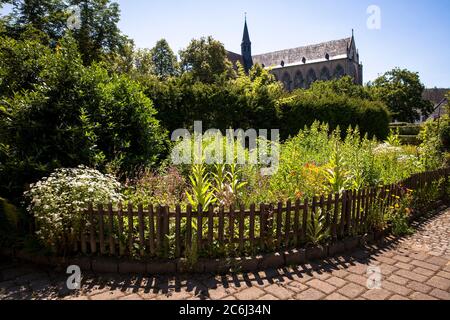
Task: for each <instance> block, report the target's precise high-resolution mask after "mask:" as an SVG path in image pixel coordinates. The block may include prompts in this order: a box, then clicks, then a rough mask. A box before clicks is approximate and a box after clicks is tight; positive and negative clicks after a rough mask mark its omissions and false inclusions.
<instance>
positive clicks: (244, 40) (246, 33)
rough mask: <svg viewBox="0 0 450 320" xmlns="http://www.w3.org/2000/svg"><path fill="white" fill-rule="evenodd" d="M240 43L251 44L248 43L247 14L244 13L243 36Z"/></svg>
mask: <svg viewBox="0 0 450 320" xmlns="http://www.w3.org/2000/svg"><path fill="white" fill-rule="evenodd" d="M242 43H251V42H250V34H249V32H248V26H247V12H246V13H245V23H244V36H243V37H242Z"/></svg>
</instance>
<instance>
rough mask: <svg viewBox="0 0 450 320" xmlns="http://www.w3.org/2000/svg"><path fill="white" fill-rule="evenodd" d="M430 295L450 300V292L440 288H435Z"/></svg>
mask: <svg viewBox="0 0 450 320" xmlns="http://www.w3.org/2000/svg"><path fill="white" fill-rule="evenodd" d="M430 296H433V297H435V298H438V299H441V300H450V292H448V291H443V290H440V289H434V290H433V291H431V292H430Z"/></svg>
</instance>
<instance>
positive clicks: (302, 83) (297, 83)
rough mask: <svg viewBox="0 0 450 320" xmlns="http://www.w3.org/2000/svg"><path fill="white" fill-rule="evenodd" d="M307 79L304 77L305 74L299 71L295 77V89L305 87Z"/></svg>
mask: <svg viewBox="0 0 450 320" xmlns="http://www.w3.org/2000/svg"><path fill="white" fill-rule="evenodd" d="M304 86H305V79H303V74H302V73H301V72H300V71H297V73H296V74H295V77H294V89H298V88H304Z"/></svg>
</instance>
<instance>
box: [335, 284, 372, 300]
mask: <svg viewBox="0 0 450 320" xmlns="http://www.w3.org/2000/svg"><path fill="white" fill-rule="evenodd" d="M366 290H367V289H366V288H364V287H362V286H359V285H357V284H354V283H352V284H348V285H346V286H345V287H343V288H342V289H339V290H338V292H339V293H341V294H343V295H344V296H346V297H349V298H350V299H354V298H356V297H357V296H359V295H360V294H361V293H363V292H364V291H366Z"/></svg>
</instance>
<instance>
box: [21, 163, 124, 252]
mask: <svg viewBox="0 0 450 320" xmlns="http://www.w3.org/2000/svg"><path fill="white" fill-rule="evenodd" d="M25 196H26V198H27V199H28V200H29V203H30V205H29V207H28V210H29V212H31V213H32V214H33V215H34V217H35V219H36V224H37V236H38V238H39V239H40V240H41V241H42V242H43V244H44V245H45V246H46V247H47V248H53V250H54V251H55V252H56V253H62V252H64V251H65V250H66V249H67V248H73V244H74V242H73V241H74V239H75V235H76V234H77V232H80V231H81V229H80V228H81V226H83V225H86V219H85V215H83V211H84V210H86V209H87V207H88V205H89V203H91V202H92V203H94V204H95V205H97V204H107V203H110V202H111V203H119V202H120V201H122V195H121V193H120V183H119V182H117V181H116V180H115V178H114V177H112V176H109V175H103V174H101V173H100V172H98V171H96V170H92V169H88V168H86V167H79V168H76V169H59V170H56V171H55V172H54V173H52V174H51V175H50V176H49V177H48V178H44V179H42V180H41V181H39V182H38V183H36V184H34V185H31V188H30V191H28V192H26V193H25Z"/></svg>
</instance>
